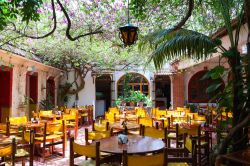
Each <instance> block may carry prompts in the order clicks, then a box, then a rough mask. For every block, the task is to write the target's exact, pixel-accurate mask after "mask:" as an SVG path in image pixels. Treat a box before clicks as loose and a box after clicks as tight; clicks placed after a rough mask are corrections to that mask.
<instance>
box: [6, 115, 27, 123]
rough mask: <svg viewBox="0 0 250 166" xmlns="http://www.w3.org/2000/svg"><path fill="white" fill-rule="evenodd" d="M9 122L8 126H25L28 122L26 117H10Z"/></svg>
mask: <svg viewBox="0 0 250 166" xmlns="http://www.w3.org/2000/svg"><path fill="white" fill-rule="evenodd" d="M9 122H10V125H12V124H25V123H27V122H28V120H27V117H26V116H22V117H10V118H9Z"/></svg>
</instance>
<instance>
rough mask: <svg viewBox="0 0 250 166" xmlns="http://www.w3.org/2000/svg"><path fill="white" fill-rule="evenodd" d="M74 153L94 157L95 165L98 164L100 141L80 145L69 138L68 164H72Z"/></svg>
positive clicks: (97, 165)
mask: <svg viewBox="0 0 250 166" xmlns="http://www.w3.org/2000/svg"><path fill="white" fill-rule="evenodd" d="M75 154H77V155H80V156H87V157H91V158H95V160H96V166H100V142H96V144H95V145H80V144H78V143H76V142H75V141H74V138H73V137H71V138H70V160H69V161H70V166H74V158H75Z"/></svg>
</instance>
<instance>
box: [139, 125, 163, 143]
mask: <svg viewBox="0 0 250 166" xmlns="http://www.w3.org/2000/svg"><path fill="white" fill-rule="evenodd" d="M141 132H142V133H141V134H142V136H148V137H153V138H161V139H163V140H166V138H167V128H164V129H163V130H159V129H156V128H154V127H145V126H143V127H142V131H141Z"/></svg>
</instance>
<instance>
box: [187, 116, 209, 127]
mask: <svg viewBox="0 0 250 166" xmlns="http://www.w3.org/2000/svg"><path fill="white" fill-rule="evenodd" d="M189 115H190V114H189ZM205 122H206V116H205V115H199V114H198V113H193V119H192V121H191V123H192V124H198V125H199V124H201V123H205Z"/></svg>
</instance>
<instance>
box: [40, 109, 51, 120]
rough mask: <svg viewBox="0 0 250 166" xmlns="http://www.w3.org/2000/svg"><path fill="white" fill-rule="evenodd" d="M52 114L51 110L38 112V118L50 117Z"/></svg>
mask: <svg viewBox="0 0 250 166" xmlns="http://www.w3.org/2000/svg"><path fill="white" fill-rule="evenodd" d="M52 114H53V112H52V110H40V111H39V114H38V116H39V118H40V116H43V115H52Z"/></svg>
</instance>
